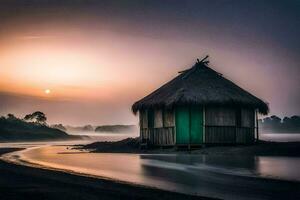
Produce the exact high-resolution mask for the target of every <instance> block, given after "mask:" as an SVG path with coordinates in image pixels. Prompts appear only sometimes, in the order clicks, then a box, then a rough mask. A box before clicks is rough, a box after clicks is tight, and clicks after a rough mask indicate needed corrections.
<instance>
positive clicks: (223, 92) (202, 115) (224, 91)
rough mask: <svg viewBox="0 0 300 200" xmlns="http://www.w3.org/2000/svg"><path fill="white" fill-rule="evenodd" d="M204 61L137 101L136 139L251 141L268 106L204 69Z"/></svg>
mask: <svg viewBox="0 0 300 200" xmlns="http://www.w3.org/2000/svg"><path fill="white" fill-rule="evenodd" d="M206 59H207V57H205V58H204V59H202V60H201V61H199V60H198V59H197V62H196V64H195V65H194V66H193V67H191V68H190V69H187V70H184V71H181V72H179V73H180V74H179V75H178V76H177V77H176V78H174V79H173V80H171V81H169V82H168V83H166V84H165V85H163V86H162V87H160V88H159V89H157V90H155V91H154V92H152V93H151V94H149V95H148V96H146V97H144V98H142V99H141V100H139V101H137V102H136V103H134V104H133V106H132V111H133V112H134V113H135V114H136V113H139V119H140V139H141V141H142V142H145V143H148V144H152V145H161V146H165V145H189V146H190V145H201V144H208V143H214V144H215V143H244V144H246V143H252V142H254V141H255V138H257V137H258V128H257V113H258V112H259V113H261V114H267V113H268V110H269V108H268V105H267V104H266V103H265V102H264V101H262V100H260V99H259V98H257V97H255V96H253V95H252V94H250V93H249V92H247V91H245V90H243V89H242V88H240V87H239V86H237V85H236V84H234V83H233V82H231V81H230V80H228V79H226V78H224V77H223V76H222V74H220V73H218V72H216V71H214V70H213V69H211V68H210V67H208V61H206Z"/></svg>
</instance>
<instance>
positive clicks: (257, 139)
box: [255, 110, 259, 142]
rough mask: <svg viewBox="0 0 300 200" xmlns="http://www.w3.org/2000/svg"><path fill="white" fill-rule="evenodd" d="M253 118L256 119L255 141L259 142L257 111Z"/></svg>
mask: <svg viewBox="0 0 300 200" xmlns="http://www.w3.org/2000/svg"><path fill="white" fill-rule="evenodd" d="M255 118H256V141H257V142H258V141H259V133H258V116H257V110H256V111H255Z"/></svg>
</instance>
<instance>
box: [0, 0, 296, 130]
mask: <svg viewBox="0 0 300 200" xmlns="http://www.w3.org/2000/svg"><path fill="white" fill-rule="evenodd" d="M299 35H300V1H298V0H295V1H274V0H272V1H262V0H258V1H248V0H247V1H243V0H242V1H241V0H236V1H227V0H217V1H212V0H209V1H200V0H197V1H175V0H169V1H166V0H161V1H154V0H152V1H143V0H137V1H133V0H130V1H125V0H123V1H111V0H110V1H89V0H85V1H83V0H72V1H71V0H70V1H62V0H56V1H51V0H47V1H46V0H45V1H44V0H31V1H24V0H23V1H21V0H20V1H18V0H14V1H11V0H7V1H1V0H0V42H1V43H0V44H1V45H0V114H1V115H4V114H7V113H15V114H16V115H17V116H20V117H21V116H24V115H25V114H26V113H29V112H33V111H35V110H41V111H43V112H45V113H46V114H47V116H48V119H49V123H64V124H71V125H81V124H95V125H96V124H120V123H121V124H128V123H136V121H137V118H136V117H135V116H134V115H133V114H132V113H131V105H132V104H133V103H134V102H135V101H136V100H138V99H140V98H141V97H143V96H145V95H147V94H148V93H149V92H151V91H152V90H154V89H156V88H157V87H159V86H160V85H162V84H163V83H165V82H167V81H168V80H170V79H171V78H173V77H175V76H176V75H177V72H178V71H180V70H183V69H185V68H188V67H190V66H191V65H192V64H194V62H195V60H196V58H197V57H203V56H204V55H206V54H209V55H210V61H211V65H210V66H211V67H212V68H214V69H215V70H217V71H219V72H220V73H222V74H223V75H224V76H225V77H226V78H228V79H230V80H232V81H234V82H235V83H237V84H239V85H240V86H241V87H243V88H244V89H246V90H249V91H250V92H251V93H253V94H254V95H256V96H258V97H260V98H262V99H263V100H264V101H267V102H268V103H269V104H270V109H271V114H277V115H279V116H283V115H294V114H298V115H299V114H300V103H299V102H300V66H299V63H300V56H299V53H300V39H299ZM47 89H48V90H50V93H48V94H46V93H45V90H47Z"/></svg>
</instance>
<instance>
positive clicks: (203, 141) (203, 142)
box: [202, 106, 206, 146]
mask: <svg viewBox="0 0 300 200" xmlns="http://www.w3.org/2000/svg"><path fill="white" fill-rule="evenodd" d="M202 121H203V132H202V134H203V136H202V137H203V140H202V144H203V146H205V139H206V138H205V106H203V119H202Z"/></svg>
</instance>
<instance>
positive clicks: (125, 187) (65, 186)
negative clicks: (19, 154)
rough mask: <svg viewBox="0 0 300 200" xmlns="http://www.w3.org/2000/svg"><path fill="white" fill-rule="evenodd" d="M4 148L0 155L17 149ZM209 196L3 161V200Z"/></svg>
mask: <svg viewBox="0 0 300 200" xmlns="http://www.w3.org/2000/svg"><path fill="white" fill-rule="evenodd" d="M15 150H18V149H13V148H2V149H1V148H0V155H2V154H4V153H8V152H11V151H15ZM7 199H13V200H15V199H24V200H35V199H38V200H44V199H45V200H48V199H49V200H52V199H53V200H59V199H70V200H81V199H88V200H93V199H103V200H105V199H122V200H123V199H159V200H163V199H172V200H176V199H209V198H204V197H203V198H202V197H195V196H188V195H183V194H178V193H173V192H167V191H162V190H158V189H151V188H145V187H140V186H134V185H129V184H124V183H118V182H114V181H109V180H102V179H96V178H89V177H82V176H76V175H71V174H67V173H63V172H56V171H49V170H45V169H37V168H31V167H26V166H20V165H14V164H10V163H6V162H4V161H0V200H7Z"/></svg>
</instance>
